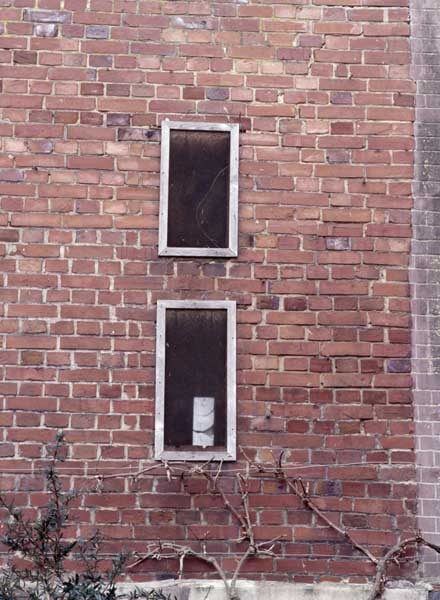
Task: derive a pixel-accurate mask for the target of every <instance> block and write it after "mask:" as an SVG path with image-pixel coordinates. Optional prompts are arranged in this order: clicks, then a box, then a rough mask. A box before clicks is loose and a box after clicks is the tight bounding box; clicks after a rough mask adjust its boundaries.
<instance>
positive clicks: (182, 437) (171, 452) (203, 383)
mask: <svg viewBox="0 0 440 600" xmlns="http://www.w3.org/2000/svg"><path fill="white" fill-rule="evenodd" d="M235 370H236V305H235V302H232V301H227V300H225V301H204V300H202V301H193V300H183V301H174V300H159V301H158V304H157V340H156V415H155V458H156V459H158V460H161V459H164V460H203V461H205V460H235V458H236V373H235Z"/></svg>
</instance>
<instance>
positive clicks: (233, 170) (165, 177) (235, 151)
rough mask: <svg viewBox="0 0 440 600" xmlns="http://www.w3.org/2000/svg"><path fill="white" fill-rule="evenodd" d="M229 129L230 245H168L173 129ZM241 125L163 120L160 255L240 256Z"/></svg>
mask: <svg viewBox="0 0 440 600" xmlns="http://www.w3.org/2000/svg"><path fill="white" fill-rule="evenodd" d="M172 129H183V130H191V131H229V133H230V155H229V163H230V164H229V223H228V235H229V238H228V247H227V248H209V247H205V248H181V247H177V248H176V247H173V246H168V239H167V238H168V186H169V166H170V131H171V130H172ZM239 130H240V125H239V124H238V123H196V122H192V121H186V122H182V121H169V120H168V119H165V120H164V121H162V140H161V158H160V214H159V256H210V257H233V256H237V255H238V156H239V143H238V136H239Z"/></svg>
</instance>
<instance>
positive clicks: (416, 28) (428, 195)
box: [411, 0, 440, 576]
mask: <svg viewBox="0 0 440 600" xmlns="http://www.w3.org/2000/svg"><path fill="white" fill-rule="evenodd" d="M411 21H412V49H413V72H414V78H415V79H416V80H417V119H416V130H415V132H416V140H417V146H416V148H417V150H416V155H415V156H416V177H415V183H414V212H413V230H414V243H413V259H412V267H413V268H412V270H411V276H412V277H411V280H412V287H413V294H412V296H413V298H414V299H413V308H412V312H413V315H414V316H413V330H414V332H413V356H414V359H413V373H414V404H415V417H416V431H417V464H418V476H419V484H420V485H419V517H420V518H419V526H420V529H421V530H422V532H423V533H424V534H425V535H426V536H427V537H429V539H434V540H435V539H437V540H439V539H440V537H439V536H440V519H439V517H438V514H439V510H438V502H439V494H440V490H439V483H438V482H439V473H440V472H439V469H438V467H439V463H438V456H436V454H437V455H438V449H439V444H438V434H439V432H440V425H439V421H440V413H439V409H438V406H437V405H438V390H439V389H440V376H439V358H440V340H439V336H438V328H439V325H440V321H439V317H438V315H439V308H440V304H439V294H438V281H439V266H440V263H439V255H440V243H439V241H438V234H439V224H440V216H439V206H438V194H439V190H440V177H439V166H438V165H439V164H440V161H439V158H438V157H439V154H438V149H439V134H440V113H439V109H438V106H439V100H438V98H439V96H438V94H439V92H440V84H439V82H440V39H439V37H438V36H439V33H438V32H439V26H440V15H439V11H438V6H437V2H433V1H425V2H420V1H419V0H415V1H414V2H413V4H412V11H411ZM424 559H425V560H424V570H425V574H426V575H428V576H435V575H437V573H438V562H437V557H436V556H435V555H434V553H431V552H427V553H426V554H425V556H424Z"/></svg>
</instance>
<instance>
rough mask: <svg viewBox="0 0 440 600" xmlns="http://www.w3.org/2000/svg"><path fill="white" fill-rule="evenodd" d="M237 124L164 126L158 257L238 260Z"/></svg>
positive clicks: (164, 123) (170, 124)
mask: <svg viewBox="0 0 440 600" xmlns="http://www.w3.org/2000/svg"><path fill="white" fill-rule="evenodd" d="M237 199H238V125H237V124H218V123H214V124H206V123H174V122H169V121H164V122H163V123H162V153H161V209H160V230H159V253H160V254H161V255H170V256H220V257H221V256H236V255H237Z"/></svg>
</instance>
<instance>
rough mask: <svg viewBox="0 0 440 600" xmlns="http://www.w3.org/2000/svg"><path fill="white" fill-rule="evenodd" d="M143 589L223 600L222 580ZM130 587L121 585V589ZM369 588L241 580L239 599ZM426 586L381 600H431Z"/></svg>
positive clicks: (403, 588)
mask: <svg viewBox="0 0 440 600" xmlns="http://www.w3.org/2000/svg"><path fill="white" fill-rule="evenodd" d="M138 587H145V589H151V588H157V589H161V590H162V591H163V592H165V593H169V594H171V596H175V597H176V600H226V594H225V589H224V586H223V583H222V582H221V581H216V580H200V579H191V580H185V581H182V582H180V583H177V582H176V581H175V580H172V581H159V582H149V583H148V584H145V586H140V585H139V586H138ZM125 589H127V591H129V590H130V589H131V590H133V586H124V590H125ZM370 589H371V586H369V585H353V584H333V583H321V584H301V583H280V582H278V581H276V582H272V581H266V582H261V581H246V580H243V581H240V582H239V584H238V593H239V596H240V600H366V599H367V598H368V593H369V591H370ZM430 598H431V596H430V586H429V585H412V584H410V583H406V582H404V583H402V584H400V585H399V587H393V588H390V589H387V590H386V592H385V594H384V598H383V600H430Z"/></svg>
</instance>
